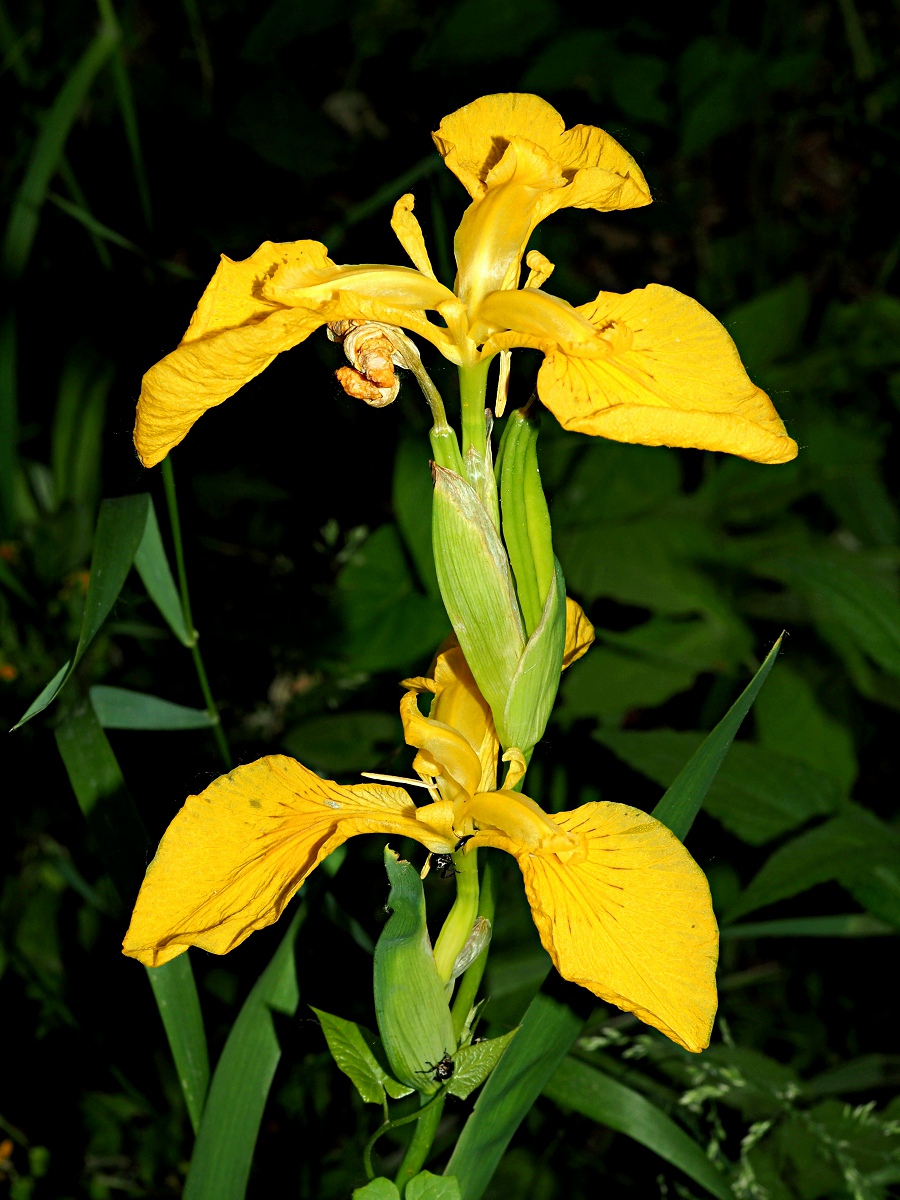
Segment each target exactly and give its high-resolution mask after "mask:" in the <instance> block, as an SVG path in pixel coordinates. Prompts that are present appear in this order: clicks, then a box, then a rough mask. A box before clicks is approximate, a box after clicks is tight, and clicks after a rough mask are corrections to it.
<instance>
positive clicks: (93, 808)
mask: <svg viewBox="0 0 900 1200" xmlns="http://www.w3.org/2000/svg"><path fill="white" fill-rule="evenodd" d="M55 732H56V745H57V747H58V748H59V752H60V754H61V755H62V760H63V763H64V764H65V768H66V772H67V774H68V776H69V782H70V783H71V784H72V790H73V791H74V793H75V799H76V800H77V801H78V807H79V808H80V809H81V811H82V813H83V815H84V818H85V820H86V821H87V823H88V827H89V828H90V830H91V833H92V834H93V836H94V840H95V841H96V843H97V848H98V850H99V852H100V857H101V858H102V859H103V862H104V863H105V865H106V869H107V870H108V871H109V874H110V877H111V878H112V881H113V883H114V884H115V887H116V891H117V892H118V893H119V897H120V899H121V901H122V905H123V907H124V908H125V910H126V911H128V910H129V909H130V908H131V906H132V904H133V903H134V900H135V897H136V896H137V894H138V890H139V889H140V886H141V883H142V881H143V878H144V870H145V868H146V865H147V861H148V849H149V842H148V838H147V831H146V830H145V828H144V823H143V821H142V820H141V818H140V815H139V813H138V811H137V809H136V808H135V806H134V801H133V800H132V798H131V796H130V794H129V792H128V788H127V787H126V785H125V780H124V779H123V778H122V772H121V770H120V768H119V764H118V762H117V761H116V756H115V754H114V753H113V749H112V746H110V744H109V741H108V740H107V737H106V734H105V733H104V732H103V729H102V728H101V726H100V722H99V721H98V720H97V717H96V715H95V714H94V710H93V709H92V708H91V706H90V705H89V704H87V703H84V702H83V703H81V704H79V705H78V706H77V707H76V708H74V709H73V710H72V711H71V712H70V713H69V714H68V715H67V716H66V717H65V719H64V720H63V721H61V722H60V724H59V725H57V727H56V731H55Z"/></svg>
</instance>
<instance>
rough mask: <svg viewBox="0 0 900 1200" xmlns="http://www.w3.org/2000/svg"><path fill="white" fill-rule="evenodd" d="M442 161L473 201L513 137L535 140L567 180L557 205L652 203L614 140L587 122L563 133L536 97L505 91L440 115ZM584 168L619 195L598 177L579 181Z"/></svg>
mask: <svg viewBox="0 0 900 1200" xmlns="http://www.w3.org/2000/svg"><path fill="white" fill-rule="evenodd" d="M432 136H433V137H434V141H435V144H436V146H437V148H438V150H439V151H440V153H441V154H442V155H443V158H444V162H445V163H446V164H447V166H448V167H449V168H450V170H451V171H452V172H453V174H454V175H455V176H456V177H457V179H459V181H460V183H461V184H462V185H463V187H464V188H465V189H466V191H467V192H468V193H469V195H470V196H471V197H472V199H473V200H477V199H480V198H481V197H482V196H483V195H484V194H485V192H486V191H487V189H488V182H487V180H488V175H489V174H490V172H491V170H492V169H493V168H494V167H495V166H496V165H497V163H499V161H500V159H501V158H502V157H503V155H504V153H505V151H506V147H507V146H508V145H509V143H510V142H511V141H512V140H513V139H514V138H520V139H522V140H525V141H529V142H531V143H533V144H534V145H535V146H537V147H539V148H540V149H541V150H543V151H544V153H545V154H546V155H547V156H548V157H549V158H550V159H552V160H553V162H554V163H555V164H556V165H557V166H558V167H559V168H560V169H561V171H562V173H563V174H564V175H565V178H566V188H567V192H568V194H567V195H566V196H565V197H563V196H560V197H559V199H560V201H561V202H560V203H558V204H556V205H555V207H565V206H567V205H576V206H577V207H579V208H595V207H597V208H603V209H604V210H606V209H612V208H635V207H638V206H640V205H642V204H649V203H650V193H649V190H648V188H647V184H646V182H645V180H644V176H643V174H642V173H641V170H640V167H638V165H637V163H636V162H635V161H634V159H633V158H632V157H631V155H630V154H629V153H628V152H627V151H626V150H624V149H623V148H622V147H621V146H620V145H619V144H618V142H617V141H616V140H615V139H614V138H611V137H610V136H609V134H608V133H605V132H604V131H603V130H602V129H596V128H594V127H593V126H590V125H576V126H575V127H574V128H573V129H570V130H569V131H568V132H567V131H566V126H565V122H564V121H563V119H562V117H561V116H560V115H559V113H558V112H557V111H556V109H555V108H553V106H552V105H551V104H548V103H547V101H546V100H542V99H541V98H540V96H532V95H529V94H527V93H521V92H505V93H500V94H498V95H493V96H482V97H481V98H480V99H478V100H475V101H473V102H472V103H471V104H467V105H465V107H463V108H460V109H457V110H456V112H453V113H451V114H450V115H449V116H447V117H444V119H443V121H441V124H440V128H439V129H438V130H437V132H436V133H434V134H433V135H432ZM582 171H589V172H590V171H603V172H605V173H607V175H609V176H611V177H615V178H614V180H611V183H612V185H613V187H615V188H618V193H617V194H616V195H615V196H613V195H610V194H609V193H607V194H606V196H605V197H604V196H602V195H601V194H600V189H599V188H598V186H597V177H596V176H590V175H589V176H587V186H585V185H584V184H580V183H579V175H580V172H582Z"/></svg>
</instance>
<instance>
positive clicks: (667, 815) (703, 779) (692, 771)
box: [653, 634, 784, 841]
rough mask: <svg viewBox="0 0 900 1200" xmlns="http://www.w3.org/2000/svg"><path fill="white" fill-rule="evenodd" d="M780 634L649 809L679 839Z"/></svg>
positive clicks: (759, 684)
mask: <svg viewBox="0 0 900 1200" xmlns="http://www.w3.org/2000/svg"><path fill="white" fill-rule="evenodd" d="M783 637H784V634H782V635H781V637H780V638H779V639H778V641H777V642H776V643H775V645H774V646H773V647H772V649H771V650H770V651H769V653H768V654H767V655H766V657H765V660H764V661H763V664H762V666H761V667H760V668H759V670H758V671H757V672H756V674H755V675H754V676H753V678H752V679H751V680H750V682H749V683H748V684H747V686H746V687H745V688H744V690H743V691H742V692H741V694H740V696H738V698H737V700H735V702H734V704H732V706H731V708H729V710H728V712H727V713H726V714H725V716H724V717H723V718H722V720H721V721H720V722H719V723H718V725H717V726H716V727H715V729H714V730H713V731H712V733H711V734H710V735H709V737H708V738H706V740H705V741H704V742H703V744H702V745H701V746H700V747H698V749H697V751H696V752H695V753H694V754H693V756H692V757H691V759H690V761H689V762H688V763H687V764H686V765H685V766H684V767H683V768H682V770H681V771H680V772H679V774H678V777H677V779H676V780H675V782H674V783H673V784H672V786H671V787H670V788H669V790H668V791H667V792H666V794H665V795H664V796H663V798H662V799H661V800H660V802H659V804H657V806H656V808H654V810H653V816H654V817H656V819H657V821H662V823H663V825H668V827H669V829H671V830H672V832H673V833H674V834H675V835H676V837H678V838H680V839H681V840H682V841H684V839H685V837H686V836H687V834H688V831H689V830H690V828H691V826H692V825H693V823H694V818H695V817H696V816H697V813H698V812H699V811H700V806H701V805H702V804H703V801H704V799H705V798H706V793H707V792H708V791H709V789H710V785H711V784H712V781H713V780H714V779H715V777H716V772H717V771H718V770H719V767H721V765H722V762H723V760H724V758H725V755H726V754H727V753H728V749H729V747H730V746H731V743H732V742H733V741H734V737H735V734H736V733H737V731H738V730H739V729H740V727H741V724H742V723H743V720H744V718H745V717H746V715H747V713H748V712H749V711H750V709H751V707H752V705H753V701H754V700H755V699H756V697H757V696H758V695H759V691H760V688H761V687H762V685H763V684H764V683H765V682H766V679H767V678H768V675H769V672H770V671H771V670H772V667H773V666H774V665H775V660H776V659H777V658H778V654H779V652H780V650H781V642H782V639H783Z"/></svg>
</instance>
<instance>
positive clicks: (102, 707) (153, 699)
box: [90, 685, 215, 729]
mask: <svg viewBox="0 0 900 1200" xmlns="http://www.w3.org/2000/svg"><path fill="white" fill-rule="evenodd" d="M90 697H91V704H92V705H93V706H94V712H95V713H96V714H97V719H98V720H99V722H100V724H101V725H102V726H103V727H104V729H209V727H210V726H211V725H215V721H214V720H213V718H212V717H211V716H210V715H209V713H208V712H207V711H206V709H205V708H187V707H185V705H183V704H173V703H172V702H171V700H160V698H159V697H158V696H148V695H147V694H146V693H145V692H132V691H129V690H128V688H119V687H105V686H102V685H97V686H96V687H92V688H91V690H90Z"/></svg>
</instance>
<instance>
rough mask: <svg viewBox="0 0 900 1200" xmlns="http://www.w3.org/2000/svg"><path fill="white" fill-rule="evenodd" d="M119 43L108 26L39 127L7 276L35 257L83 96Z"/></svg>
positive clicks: (15, 211) (10, 233) (9, 239)
mask: <svg viewBox="0 0 900 1200" xmlns="http://www.w3.org/2000/svg"><path fill="white" fill-rule="evenodd" d="M118 40H119V31H118V29H117V28H115V26H112V25H110V24H108V23H106V22H104V23H103V24H102V25H101V26H100V29H99V30H98V31H97V34H96V36H95V37H94V38H93V40H92V41H91V43H90V45H89V46H88V48H87V49H86V50H85V51H84V53H83V54H82V56H81V58H79V60H78V62H77V63H76V64H75V66H74V67H73V68H72V70H71V71H70V72H69V75H68V77H67V79H66V81H65V83H64V84H63V86H62V88H61V89H60V90H59V92H58V93H57V96H56V99H55V100H54V102H53V104H52V106H51V108H50V111H49V112H48V113H47V115H46V117H45V118H44V120H43V121H42V123H41V130H40V133H39V134H38V136H37V138H36V140H35V143H34V146H33V147H32V150H31V156H30V157H29V160H28V166H27V167H26V168H25V175H24V177H23V179H22V182H21V184H20V185H19V190H18V192H17V194H16V198H15V200H14V202H13V207H12V212H11V214H10V218H9V224H8V225H7V228H6V238H5V241H4V246H3V262H4V268H5V272H6V273H7V274H8V275H10V276H12V277H14V278H16V277H18V276H19V275H21V273H22V271H23V270H24V269H25V265H26V263H27V262H28V258H29V256H30V254H31V247H32V245H33V244H34V238H35V234H36V233H37V228H38V222H39V221H40V215H41V208H42V206H43V203H44V199H45V198H46V195H47V188H48V186H49V184H50V180H51V179H52V178H53V176H54V174H55V173H56V171H57V169H58V167H59V162H60V158H61V157H62V153H63V149H64V147H65V144H66V141H67V139H68V136H69V132H70V130H71V128H72V126H73V124H74V123H75V121H76V119H77V117H78V114H79V112H80V111H81V106H82V104H83V103H84V100H85V97H86V96H87V94H88V91H89V89H90V87H91V84H92V83H93V82H94V79H95V78H96V76H97V73H98V72H99V71H100V70H101V68H102V67H103V65H104V64H105V63H106V61H107V59H108V58H109V56H110V54H112V52H113V50H114V49H115V47H116V45H117V43H118Z"/></svg>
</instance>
